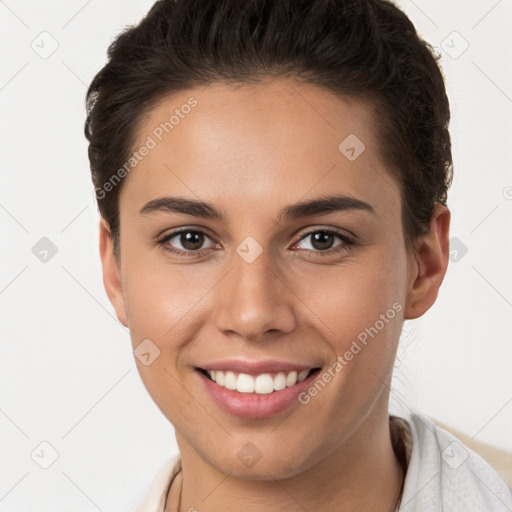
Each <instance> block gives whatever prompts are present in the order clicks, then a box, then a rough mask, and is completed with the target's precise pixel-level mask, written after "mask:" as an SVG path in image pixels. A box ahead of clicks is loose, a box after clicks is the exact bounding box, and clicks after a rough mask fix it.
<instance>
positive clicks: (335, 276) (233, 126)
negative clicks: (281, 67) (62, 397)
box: [102, 81, 440, 479]
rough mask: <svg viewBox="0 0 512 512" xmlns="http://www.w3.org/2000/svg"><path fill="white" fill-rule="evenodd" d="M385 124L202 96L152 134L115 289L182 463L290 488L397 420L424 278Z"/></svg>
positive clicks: (281, 91)
mask: <svg viewBox="0 0 512 512" xmlns="http://www.w3.org/2000/svg"><path fill="white" fill-rule="evenodd" d="M185 105H189V106H190V108H189V107H185ZM172 115H174V117H175V118H174V119H172V120H171V121H170V123H172V127H171V124H169V120H170V119H171V116H172ZM376 121H377V117H376V115H375V114H374V113H373V111H372V110H371V108H370V107H369V105H366V104H364V103H359V102H356V101H355V100H353V99H352V100H351V99H344V98H340V97H338V96H335V95H333V94H331V93H329V92H326V91H325V90H322V89H320V88H317V87H315V86H311V85H304V84H298V83H292V82H287V81H273V82H266V83H263V84H259V85H253V86H248V85H244V86H241V87H237V88H235V87H233V86H228V85H221V84H216V85H212V86H209V87H206V88H197V89H190V90H187V91H183V92H181V93H179V94H175V95H173V96H170V97H167V98H165V99H164V100H163V101H161V102H160V103H159V104H158V106H156V107H155V108H154V109H153V110H152V111H151V112H150V113H149V115H148V116H147V117H146V118H145V119H144V120H143V123H142V124H141V126H140V127H139V131H138V137H137V143H136V144H135V148H134V150H138V149H139V148H141V147H142V146H144V145H145V146H146V147H148V148H149V149H148V150H147V151H144V150H142V151H140V153H144V154H145V155H144V156H143V157H142V158H141V159H140V161H138V163H137V165H136V166H135V167H134V168H133V170H131V171H130V173H129V175H128V176H127V177H126V178H125V180H126V181H125V183H124V185H123V188H122V191H121V194H120V200H119V209H120V246H119V248H120V259H119V262H116V261H115V259H114V258H113V257H112V254H111V252H112V251H111V249H112V248H111V245H110V242H109V241H108V236H107V233H108V232H107V231H106V229H105V230H104V232H103V242H102V244H103V248H102V258H103V265H104V276H105V277H104V279H105V284H106V287H107V291H108V293H109V297H110V298H111V300H112V302H113V304H114V306H115V308H116V312H117V314H118V317H119V319H120V320H121V321H122V322H123V323H124V324H125V325H127V326H128V327H129V329H130V333H131V339H132V344H133V348H134V349H135V353H136V354H137V353H139V354H140V353H141V352H142V353H143V354H145V355H144V356H143V357H141V358H140V360H139V358H137V359H136V361H137V365H138V368H139V371H140V375H141V377H142V379H143V381H144V384H145V386H146V387H147V389H148V391H149V393H150V395H151V396H152V398H153V399H154V401H155V402H156V404H157V405H158V406H159V408H160V409H161V410H162V412H163V413H164V415H165V416H166V417H167V418H168V419H169V420H170V421H171V422H172V424H173V425H174V427H175V431H176V436H177V440H178V444H179V446H180V451H182V452H188V453H193V454H195V455H197V456H198V457H200V458H201V459H202V460H203V461H206V462H207V463H208V464H209V465H211V466H212V467H214V468H216V469H218V470H220V471H222V472H224V473H229V472H230V473H232V474H233V475H235V476H236V475H238V476H241V477H245V478H253V479H263V478H268V475H269V474H271V475H273V477H275V478H278V477H279V478H283V477H290V476H293V475H295V474H297V473H299V472H301V471H304V470H306V469H308V468H309V467H312V466H313V465H314V464H316V463H317V462H318V461H319V460H321V459H323V458H326V457H328V456H329V455H331V454H333V453H334V452H336V450H340V449H343V448H344V447H348V446H350V444H351V443H352V442H353V440H354V439H355V436H356V435H357V432H358V431H360V430H361V429H362V428H363V426H364V421H367V420H368V418H377V417H379V418H381V417H384V415H385V417H387V404H388V385H389V383H390V378H391V372H392V368H393V363H394V357H395V351H396V347H397V343H398V339H399V335H400V331H401V327H402V322H403V319H404V315H407V314H408V312H411V311H412V309H411V308H414V306H416V307H421V305H420V306H418V303H419V299H418V297H415V296H414V293H415V282H416V283H417V281H418V279H419V278H418V276H419V275H420V274H421V269H419V267H418V258H417V255H410V254H408V253H407V252H406V249H405V244H404V235H403V230H402V223H401V195H400V191H399V187H398V185H397V183H396V182H395V180H394V179H393V178H392V177H391V174H390V173H389V170H388V169H386V167H385V166H384V164H383V161H382V157H381V154H380V151H379V146H378V143H377V134H376V131H375V125H376ZM166 122H167V123H168V124H167V125H166V124H165V123H166ZM163 127H164V128H163ZM196 203H197V204H196ZM118 263H119V264H118ZM439 284H440V283H439ZM431 295H432V294H431ZM432 302H433V300H432ZM411 315H412V313H410V316H411ZM143 340H146V341H144V344H143V345H140V344H141V343H142V342H143ZM148 340H149V341H148ZM158 351H159V352H158ZM212 377H213V379H214V380H216V381H217V382H214V380H212ZM230 388H231V389H230ZM233 388H235V389H233ZM254 388H256V390H254ZM368 421H369V420H368ZM252 460H257V464H254V463H252V462H250V461H252Z"/></svg>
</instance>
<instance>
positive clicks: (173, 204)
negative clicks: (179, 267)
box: [140, 196, 375, 222]
mask: <svg viewBox="0 0 512 512" xmlns="http://www.w3.org/2000/svg"><path fill="white" fill-rule="evenodd" d="M349 210H362V211H367V212H370V213H373V214H375V209H374V208H373V206H372V205H371V204H370V203H367V202H365V201H361V200H360V199H356V198H354V197H349V196H326V197H320V198H317V199H312V200H310V201H301V202H298V203H295V204H292V205H289V206H286V207H285V208H283V210H282V211H281V213H280V214H279V218H278V222H282V221H285V220H293V219H299V218H302V217H309V216H312V215H327V214H328V213H331V212H337V211H349ZM157 212H173V213H183V214H185V215H193V216H194V217H202V218H205V219H212V220H218V221H224V219H225V215H224V213H223V212H222V210H219V209H218V208H216V207H215V206H214V205H212V204H210V203H206V202H204V201H196V200H194V199H187V198H184V197H170V196H169V197H161V198H159V199H153V200H152V201H149V202H148V203H146V204H145V205H144V206H143V207H142V208H141V210H140V214H141V215H147V214H149V213H157Z"/></svg>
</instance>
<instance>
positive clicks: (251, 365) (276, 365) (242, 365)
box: [199, 359, 319, 375]
mask: <svg viewBox="0 0 512 512" xmlns="http://www.w3.org/2000/svg"><path fill="white" fill-rule="evenodd" d="M318 367H319V365H315V364H304V363H294V362H291V361H279V360H277V359H265V360H261V361H249V360H246V359H245V360H244V359H224V360H222V361H214V362H212V363H204V365H201V366H199V368H201V369H202V370H215V371H217V370H220V371H232V372H234V373H246V374H249V375H251V374H252V375H259V374H262V373H270V372H280V371H282V372H292V371H296V372H301V371H303V370H311V369H313V368H318Z"/></svg>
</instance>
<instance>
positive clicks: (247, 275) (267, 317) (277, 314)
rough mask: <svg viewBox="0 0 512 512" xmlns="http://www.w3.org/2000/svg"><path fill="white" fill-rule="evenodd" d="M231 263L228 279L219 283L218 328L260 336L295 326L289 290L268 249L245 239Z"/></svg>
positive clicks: (287, 329)
mask: <svg viewBox="0 0 512 512" xmlns="http://www.w3.org/2000/svg"><path fill="white" fill-rule="evenodd" d="M231 267H232V268H231V271H230V272H228V274H227V275H226V278H225V279H227V282H225V283H224V284H223V285H222V286H221V287H219V290H220V291H219V294H220V295H221V296H220V297H218V302H217V319H216V320H217V326H218V328H219V329H220V330H222V331H225V332H227V331H233V332H236V333H238V334H239V335H240V336H241V337H243V338H246V339H257V338H259V337H260V336H262V335H264V334H265V332H267V331H270V330H273V331H282V332H290V331H291V330H293V328H294V324H295V318H294V314H293V306H292V304H291V303H290V293H289V292H288V293H287V287H286V286H285V283H284V282H283V277H281V276H279V270H278V266H277V265H275V264H273V262H272V261H271V255H270V254H269V253H268V251H266V250H264V249H263V248H262V247H261V246H259V244H258V245H256V244H255V241H253V240H245V241H244V242H242V243H241V244H240V245H239V246H238V247H237V250H236V253H233V259H232V265H231Z"/></svg>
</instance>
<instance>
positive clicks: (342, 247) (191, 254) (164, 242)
mask: <svg viewBox="0 0 512 512" xmlns="http://www.w3.org/2000/svg"><path fill="white" fill-rule="evenodd" d="M183 233H200V234H202V235H205V236H206V237H208V235H207V234H206V233H205V232H204V231H200V230H197V229H181V230H178V231H173V232H172V233H169V234H168V235H165V236H164V237H163V238H162V239H160V240H159V241H158V244H159V245H160V246H161V247H162V249H163V250H164V251H166V252H169V253H172V254H174V255H176V256H185V257H188V258H200V257H201V256H203V254H204V252H205V251H208V249H200V250H196V251H184V250H182V249H175V248H173V247H172V246H169V245H168V242H169V240H172V239H173V238H175V237H177V236H178V235H181V234H183ZM316 233H324V234H327V235H335V236H337V237H338V238H339V239H340V240H341V241H342V242H343V243H342V244H339V245H337V246H335V247H334V248H331V249H326V250H325V251H321V250H312V249H302V251H304V252H306V253H307V254H311V253H314V254H315V255H321V256H332V255H333V254H336V253H338V252H340V251H346V250H348V249H350V248H351V247H352V246H354V245H355V243H356V242H355V241H354V240H353V239H352V238H350V237H348V236H347V235H345V234H343V233H341V232H339V231H336V230H333V229H316V230H313V231H308V232H307V233H304V234H303V235H302V236H301V237H300V238H299V240H297V242H295V243H294V244H293V245H296V244H298V243H299V242H302V240H304V239H306V238H307V237H309V236H311V235H314V234H316ZM208 238H209V237H208Z"/></svg>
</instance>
